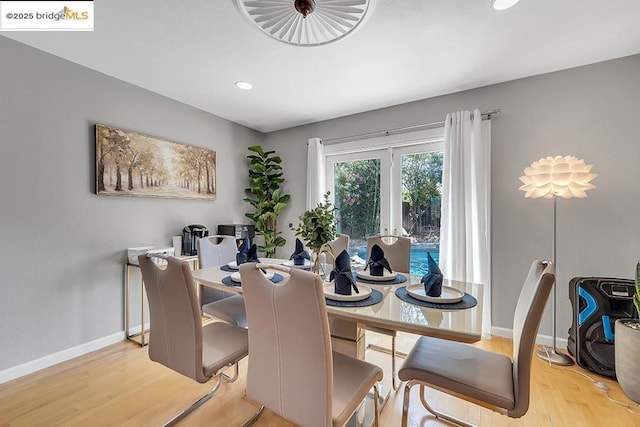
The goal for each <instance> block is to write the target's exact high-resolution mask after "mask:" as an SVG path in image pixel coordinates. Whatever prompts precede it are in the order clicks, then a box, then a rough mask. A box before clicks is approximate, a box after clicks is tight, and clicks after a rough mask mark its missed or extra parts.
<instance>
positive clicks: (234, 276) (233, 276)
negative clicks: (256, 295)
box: [231, 271, 273, 283]
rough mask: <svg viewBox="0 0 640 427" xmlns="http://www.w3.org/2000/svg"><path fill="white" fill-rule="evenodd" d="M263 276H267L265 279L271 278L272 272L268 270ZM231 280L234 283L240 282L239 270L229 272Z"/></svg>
mask: <svg viewBox="0 0 640 427" xmlns="http://www.w3.org/2000/svg"><path fill="white" fill-rule="evenodd" d="M265 276H266V277H267V279H269V280H271V278H273V273H272V272H270V271H269V272H268V273H267V274H265ZM231 280H233V281H234V282H236V283H242V280H241V279H240V272H238V273H231Z"/></svg>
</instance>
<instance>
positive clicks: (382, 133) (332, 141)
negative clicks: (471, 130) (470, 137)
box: [321, 109, 500, 144]
mask: <svg viewBox="0 0 640 427" xmlns="http://www.w3.org/2000/svg"><path fill="white" fill-rule="evenodd" d="M498 113H500V110H499V109H495V110H489V111H486V112H483V113H480V115H481V116H482V117H485V116H486V117H487V118H488V119H490V118H491V116H492V115H493V114H498ZM471 118H473V113H472V114H471ZM438 126H444V120H442V121H439V122H432V123H420V124H417V125H411V126H403V127H399V128H393V129H385V130H377V131H374V132H367V133H360V134H358V135H350V136H341V137H339V138H329V139H322V138H321V140H322V143H323V144H327V143H328V144H336V143H338V142H342V141H346V140H351V139H364V138H367V137H374V136H387V135H391V134H392V133H402V132H408V131H411V130H415V129H420V128H428V127H438Z"/></svg>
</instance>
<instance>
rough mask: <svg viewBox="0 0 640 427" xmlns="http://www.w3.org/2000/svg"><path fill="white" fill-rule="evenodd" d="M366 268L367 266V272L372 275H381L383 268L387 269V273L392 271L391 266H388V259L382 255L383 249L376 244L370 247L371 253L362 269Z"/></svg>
mask: <svg viewBox="0 0 640 427" xmlns="http://www.w3.org/2000/svg"><path fill="white" fill-rule="evenodd" d="M367 268H369V273H370V274H371V275H372V276H383V275H384V269H385V268H386V269H387V270H389V273H393V271H391V266H389V261H387V259H386V258H385V257H384V251H383V250H382V248H381V247H380V246H378V245H373V247H372V248H371V255H370V256H369V261H368V262H367V266H366V267H365V268H364V269H365V270H366V269H367Z"/></svg>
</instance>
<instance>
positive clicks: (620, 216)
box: [265, 55, 640, 337]
mask: <svg viewBox="0 0 640 427" xmlns="http://www.w3.org/2000/svg"><path fill="white" fill-rule="evenodd" d="M638 76H640V56H637V55H636V56H632V57H627V58H622V59H618V60H614V61H608V62H603V63H599V64H594V65H590V66H585V67H580V68H575V69H571V70H566V71H561V72H556V73H551V74H546V75H542V76H537V77H531V78H526V79H522V80H516V81H512V82H507V83H503V84H498V85H493V86H488V87H485V88H480V89H475V90H470V91H466V92H461V93H456V94H452V95H447V96H442V97H438V98H433V99H426V100H422V101H418V102H413V103H409V104H404V105H399V106H396V107H391V108H386V109H382V110H376V111H371V112H367V113H363V114H357V115H353V116H350V117H343V118H340V119H335V120H329V121H325V122H320V123H315V124H311V125H307V126H301V127H297V128H292V129H288V130H284V131H279V132H273V133H270V134H268V135H267V137H266V140H265V145H266V146H267V147H268V148H270V149H276V150H279V152H280V153H281V154H282V156H283V158H284V162H285V164H284V166H285V170H286V178H287V186H288V190H289V191H290V193H291V194H292V198H291V205H290V207H289V208H288V209H287V211H285V212H284V215H283V218H282V220H281V221H280V223H282V224H283V225H288V223H290V222H291V223H293V224H294V225H296V224H297V223H298V216H299V215H300V214H301V213H302V212H303V210H304V205H305V197H304V194H305V182H306V142H307V139H308V138H311V137H321V138H325V139H327V138H333V137H340V136H347V135H355V134H360V133H365V132H370V131H375V130H381V129H389V128H394V127H400V126H404V125H413V124H417V123H428V122H435V121H440V120H443V119H444V116H445V115H446V113H447V112H450V111H456V110H462V109H468V110H471V109H473V108H476V107H477V108H479V109H480V110H481V111H487V110H491V109H494V108H499V109H501V110H502V112H501V113H500V114H498V115H497V116H495V117H494V120H493V122H492V143H493V145H492V156H491V157H492V203H491V206H492V213H493V217H492V227H493V229H492V254H491V255H492V276H493V283H492V284H493V290H492V294H493V324H494V326H497V327H502V328H508V329H511V327H512V319H513V312H514V309H515V303H516V300H517V296H518V294H519V291H520V288H521V286H522V282H523V279H524V276H525V274H526V272H527V269H528V266H529V264H530V262H531V261H532V260H533V259H535V258H550V257H551V241H552V205H551V202H550V201H546V200H541V199H535V200H534V199H525V198H524V193H523V192H522V191H519V190H518V187H519V185H520V182H519V181H518V177H519V176H521V175H522V172H523V169H524V168H525V167H527V166H528V165H529V164H531V162H533V161H534V160H537V159H539V158H540V157H543V156H551V155H568V154H570V155H574V156H577V157H581V158H584V159H586V160H587V162H589V163H593V164H594V169H593V170H594V172H595V173H597V174H599V175H600V176H598V177H597V178H596V179H595V180H594V183H595V185H596V186H597V187H598V188H597V189H595V190H592V191H590V192H589V193H588V197H587V198H586V199H582V200H580V199H572V200H560V201H559V202H558V243H557V267H558V269H557V275H558V277H557V279H558V322H559V323H558V325H559V327H558V336H559V337H566V336H567V329H568V328H569V326H570V323H571V309H570V304H569V301H568V283H569V280H570V279H571V278H572V277H575V276H589V275H594V276H611V277H625V278H631V277H633V272H634V267H635V263H636V262H637V261H638V259H640V226H638V212H640V167H639V166H638V165H639V163H640V78H638ZM285 237H286V238H287V239H292V237H293V235H292V233H290V232H288V233H287V234H286V235H285ZM289 242H290V245H289V246H291V245H292V242H293V240H289ZM290 249H291V248H287V249H284V250H283V253H285V252H287V251H289V250H290ZM550 325H551V316H550V312H549V310H547V314H546V316H545V319H544V321H543V324H542V326H541V331H540V332H541V333H543V334H546V335H550V334H551V326H550Z"/></svg>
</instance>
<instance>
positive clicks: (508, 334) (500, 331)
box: [491, 326, 567, 349]
mask: <svg viewBox="0 0 640 427" xmlns="http://www.w3.org/2000/svg"><path fill="white" fill-rule="evenodd" d="M491 334H492V335H495V336H498V337H505V338H510V339H513V329H507V328H499V327H497V326H494V327H492V328H491ZM536 344H541V345H549V346H551V345H553V337H551V336H550V335H541V334H538V335H537V336H536ZM556 347H558V349H563V348H565V349H566V348H567V339H566V338H558V337H556Z"/></svg>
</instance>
